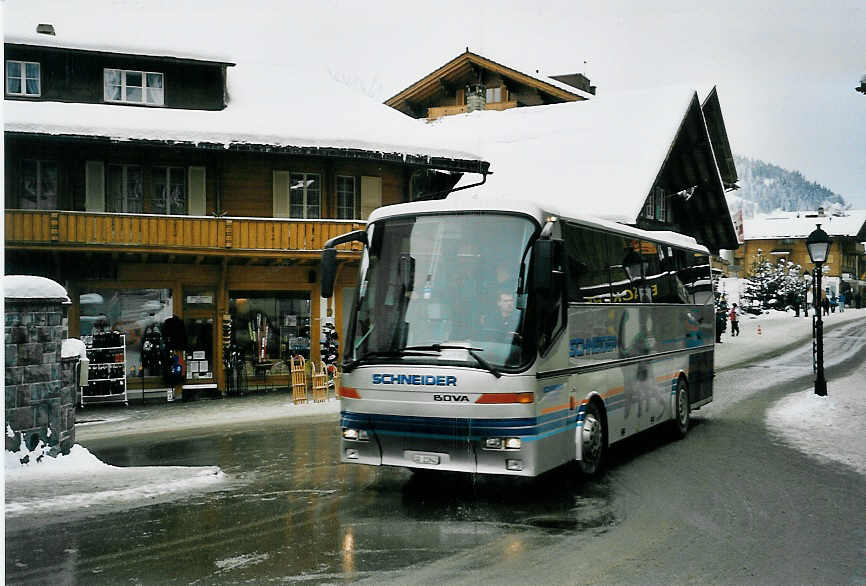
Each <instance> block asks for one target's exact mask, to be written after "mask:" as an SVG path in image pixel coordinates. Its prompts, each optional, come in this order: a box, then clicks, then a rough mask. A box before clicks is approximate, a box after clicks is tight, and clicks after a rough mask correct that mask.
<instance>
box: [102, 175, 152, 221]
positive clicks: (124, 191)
mask: <svg viewBox="0 0 866 586" xmlns="http://www.w3.org/2000/svg"><path fill="white" fill-rule="evenodd" d="M143 193H144V173H143V172H142V169H141V167H140V166H138V165H109V166H108V197H107V200H108V201H107V202H106V203H107V205H106V210H105V211H107V212H116V213H128V214H140V213H141V201H142V194H143Z"/></svg>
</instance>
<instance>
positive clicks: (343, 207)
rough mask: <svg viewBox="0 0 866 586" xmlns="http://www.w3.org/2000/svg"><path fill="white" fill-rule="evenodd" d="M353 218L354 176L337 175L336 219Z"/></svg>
mask: <svg viewBox="0 0 866 586" xmlns="http://www.w3.org/2000/svg"><path fill="white" fill-rule="evenodd" d="M354 218H355V178H354V177H349V176H347V175H337V219H338V220H353V219H354Z"/></svg>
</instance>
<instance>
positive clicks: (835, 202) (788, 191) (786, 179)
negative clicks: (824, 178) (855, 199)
mask: <svg viewBox="0 0 866 586" xmlns="http://www.w3.org/2000/svg"><path fill="white" fill-rule="evenodd" d="M734 163H735V164H736V166H737V174H738V175H739V177H740V180H739V185H740V189H738V190H737V191H733V192H730V193H729V194H728V198H727V200H728V208H729V209H730V210H731V212H732V214H733V213H734V212H735V210H738V209H742V210H743V215H744V216H745V217H747V218H748V217H753V216H754V215H755V214H760V213H768V212H774V211H777V210H783V211H789V212H796V211H800V210H816V209H818V208H819V207H823V208H824V209H825V210H827V211H828V212H829V211H832V210H834V209H835V208H841V209H846V208H848V207H850V205H849V204H848V203H846V202H845V199H844V198H843V197H842V196H841V195H838V194H836V193H833V192H832V191H830V190H829V189H827V188H826V187H824V186H823V185H819V184H818V183H813V182H812V181H808V180H807V179H806V178H805V177H803V175H802V174H801V173H800V172H799V171H788V170H786V169H782V168H781V167H778V166H776V165H773V164H772V163H767V162H764V161H761V160H758V159H749V158H746V157H741V156H737V155H735V156H734Z"/></svg>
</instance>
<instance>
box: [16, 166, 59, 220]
mask: <svg viewBox="0 0 866 586" xmlns="http://www.w3.org/2000/svg"><path fill="white" fill-rule="evenodd" d="M57 184H58V169H57V163H55V162H54V161H32V160H25V161H21V190H20V198H19V200H18V207H20V208H21V209H22V210H56V209H57V191H58V189H57Z"/></svg>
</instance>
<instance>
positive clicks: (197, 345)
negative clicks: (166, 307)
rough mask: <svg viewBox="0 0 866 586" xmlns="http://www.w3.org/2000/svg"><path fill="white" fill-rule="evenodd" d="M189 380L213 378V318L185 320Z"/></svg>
mask: <svg viewBox="0 0 866 586" xmlns="http://www.w3.org/2000/svg"><path fill="white" fill-rule="evenodd" d="M184 326H185V327H186V343H187V348H186V378H187V380H195V379H203V378H204V379H210V378H213V368H214V365H213V318H207V319H203V318H199V319H186V320H184Z"/></svg>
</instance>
